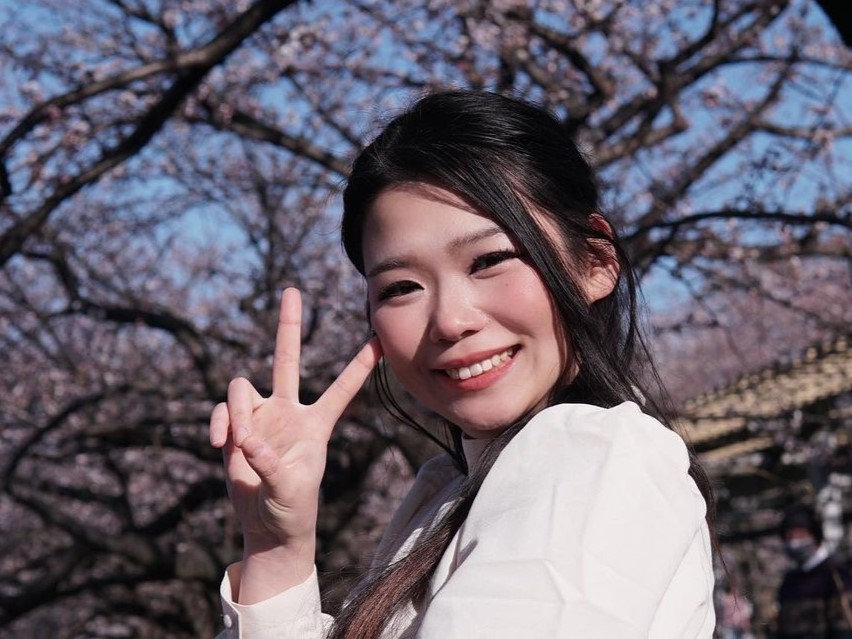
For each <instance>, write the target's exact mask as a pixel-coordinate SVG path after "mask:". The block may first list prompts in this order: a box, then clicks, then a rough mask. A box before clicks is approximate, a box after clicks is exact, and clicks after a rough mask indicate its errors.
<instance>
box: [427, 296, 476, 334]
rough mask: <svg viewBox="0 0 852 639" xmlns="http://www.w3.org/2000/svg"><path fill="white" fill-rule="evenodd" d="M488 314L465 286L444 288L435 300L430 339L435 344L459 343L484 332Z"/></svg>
mask: <svg viewBox="0 0 852 639" xmlns="http://www.w3.org/2000/svg"><path fill="white" fill-rule="evenodd" d="M486 322H487V317H486V314H485V313H484V312H483V311H482V310H481V309H480V308H479V307H478V305H477V304H476V302H475V299H473V296H472V295H471V292H470V291H469V290H466V288H465V287H463V286H447V287H442V288H441V289H440V290H439V291H438V292H437V293H436V295H435V297H434V298H433V302H432V311H431V316H430V318H429V338H430V339H431V340H432V341H433V342H457V341H459V340H460V339H462V338H464V337H467V336H469V335H473V334H474V333H477V332H478V331H480V330H482V328H483V327H484V326H485V324H486Z"/></svg>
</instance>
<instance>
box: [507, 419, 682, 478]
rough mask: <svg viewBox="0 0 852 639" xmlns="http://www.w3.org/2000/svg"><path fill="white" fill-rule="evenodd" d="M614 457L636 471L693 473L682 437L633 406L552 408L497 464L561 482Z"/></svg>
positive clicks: (521, 434) (531, 424) (530, 425)
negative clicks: (578, 465)
mask: <svg viewBox="0 0 852 639" xmlns="http://www.w3.org/2000/svg"><path fill="white" fill-rule="evenodd" d="M611 455H618V456H619V457H623V458H624V461H625V464H626V465H629V466H633V467H635V468H638V467H643V466H644V467H648V466H655V465H657V464H662V465H664V466H666V467H668V468H670V469H671V470H672V471H674V472H677V473H678V474H685V473H686V472H687V470H688V467H689V457H688V454H687V450H686V445H685V444H684V442H683V440H682V439H681V438H680V436H679V435H678V434H677V433H675V432H674V431H673V430H671V429H669V428H667V427H666V426H665V425H663V424H662V423H661V422H660V421H658V420H657V419H655V418H653V417H651V416H650V415H647V414H645V413H644V412H642V409H641V408H640V407H639V406H638V405H636V404H635V403H633V402H625V403H623V404H619V405H618V406H614V407H612V408H602V407H600V406H593V405H590V404H558V405H556V406H551V407H548V408H546V409H544V410H542V411H541V412H539V413H538V414H537V415H535V416H534V417H533V418H532V419H531V420H530V421H529V423H528V424H527V425H526V426H525V427H524V428H523V429H522V430H521V432H519V433H518V434H517V435H516V436H515V438H514V439H513V440H512V441H511V442H510V443H509V444H508V445H507V446H506V448H505V449H504V450H503V452H502V453H501V455H500V459H498V462H497V463H498V464H500V465H503V466H505V465H506V464H509V465H511V466H513V467H516V468H517V466H518V465H519V464H520V465H522V466H523V467H524V469H525V470H527V471H529V472H531V473H532V476H536V475H542V476H551V478H552V479H553V480H558V479H559V477H560V476H562V475H564V474H565V473H568V472H571V463H572V461H574V460H580V461H582V462H583V463H584V464H587V465H588V464H594V463H595V461H596V460H600V461H603V460H604V459H606V458H608V457H610V456H611ZM557 461H564V462H565V463H564V464H562V463H556V462H557ZM548 462H550V463H548ZM495 466H496V465H495ZM658 470H659V469H658Z"/></svg>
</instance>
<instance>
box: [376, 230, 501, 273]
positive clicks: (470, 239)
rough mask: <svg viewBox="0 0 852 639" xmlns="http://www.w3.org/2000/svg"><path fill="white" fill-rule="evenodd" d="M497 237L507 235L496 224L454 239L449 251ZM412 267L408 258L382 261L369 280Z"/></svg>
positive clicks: (448, 244) (448, 246)
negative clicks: (395, 270) (388, 272)
mask: <svg viewBox="0 0 852 639" xmlns="http://www.w3.org/2000/svg"><path fill="white" fill-rule="evenodd" d="M495 235H505V232H504V231H503V229H501V228H500V227H499V226H497V225H496V224H495V225H493V226H489V227H487V228H484V229H481V230H479V231H473V232H472V233H468V234H466V235H462V236H460V237H456V238H453V239H452V240H450V241H449V242H448V243H447V249H448V250H449V251H450V252H451V253H456V252H458V251H460V250H461V249H463V248H466V247H468V246H471V245H473V244H476V243H477V242H481V241H482V240H486V239H488V238H490V237H494V236H495ZM410 265H411V260H410V259H408V258H405V257H390V258H388V259H386V260H382V261H381V262H379V263H378V264H376V265H375V266H374V267H373V268H371V269H370V270H369V272H368V273H367V278H368V279H369V278H371V277H376V276H377V275H381V274H382V273H386V272H387V271H392V270H394V269H398V268H406V267H408V266H410Z"/></svg>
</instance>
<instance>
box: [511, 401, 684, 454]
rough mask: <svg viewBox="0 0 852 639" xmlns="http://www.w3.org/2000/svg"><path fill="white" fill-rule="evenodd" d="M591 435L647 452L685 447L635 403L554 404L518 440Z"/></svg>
mask: <svg viewBox="0 0 852 639" xmlns="http://www.w3.org/2000/svg"><path fill="white" fill-rule="evenodd" d="M580 433H594V434H595V435H596V436H598V437H600V438H602V439H608V440H612V441H617V440H620V439H630V440H635V441H636V442H637V443H638V444H639V445H643V444H644V445H646V446H647V447H649V448H654V447H658V446H660V445H665V444H668V445H675V446H677V447H680V446H685V444H684V442H683V440H682V439H681V437H680V435H678V434H677V433H676V432H675V431H673V430H672V429H670V428H668V427H667V426H665V425H664V424H662V423H661V422H660V421H659V420H658V419H656V418H654V417H652V416H651V415H648V414H647V413H645V412H643V411H642V409H641V408H640V407H639V406H638V405H637V404H636V403H634V402H623V403H621V404H619V405H617V406H613V407H611V408H602V407H601V406H594V405H592V404H557V405H555V406H550V407H548V408H545V409H544V410H542V411H541V412H539V413H538V414H536V415H535V416H534V417H533V418H532V419H531V420H530V421H529V423H528V424H527V425H526V426H525V427H524V428H523V430H522V431H521V432H520V433H519V434H518V437H522V438H529V439H539V438H545V439H547V438H552V437H561V436H566V435H567V436H568V437H571V436H572V435H576V434H580Z"/></svg>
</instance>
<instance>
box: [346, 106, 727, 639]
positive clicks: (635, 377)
mask: <svg viewBox="0 0 852 639" xmlns="http://www.w3.org/2000/svg"><path fill="white" fill-rule="evenodd" d="M412 185H427V186H437V187H440V188H442V189H445V190H447V191H450V192H452V193H453V194H454V195H456V196H458V197H459V198H461V199H462V200H463V201H464V202H465V203H466V204H468V205H470V206H471V207H473V208H474V209H475V210H477V211H481V212H483V213H484V214H486V215H488V216H489V217H490V218H491V219H492V220H493V221H494V222H495V223H497V224H498V225H499V226H500V227H501V228H502V229H503V230H504V232H505V233H506V234H507V235H508V236H509V237H510V238H512V240H513V241H514V242H515V244H516V246H518V247H519V248H520V249H521V251H522V253H523V256H524V258H525V259H526V260H527V261H528V262H529V263H530V264H531V265H532V266H533V268H535V270H536V271H537V272H538V275H539V276H540V277H541V280H542V282H543V283H544V285H545V286H546V288H547V290H548V291H549V294H550V297H551V300H552V304H553V307H554V310H555V313H556V315H557V317H558V319H559V320H560V322H559V324H560V325H561V329H562V330H563V331H564V333H565V335H564V337H565V339H566V340H567V341H568V343H569V344H570V348H571V351H572V353H573V361H576V362H579V369H578V370H577V371H576V374H573V371H572V373H571V374H568V371H565V374H564V375H563V376H562V379H561V381H560V382H558V383H557V385H556V386H555V387H554V388H553V389H551V391H550V394H549V400H548V401H549V404H550V405H552V404H557V403H571V402H582V403H587V404H594V405H597V406H601V407H612V406H615V405H617V404H620V403H622V402H624V401H634V402H637V403H639V404H642V405H643V408H644V410H645V412H647V413H650V414H652V415H654V416H655V417H657V418H658V419H660V421H662V422H663V423H664V424H666V425H667V426H669V427H670V428H671V427H672V426H671V421H670V411H668V410H663V408H662V407H661V403H659V402H658V401H657V400H655V398H659V397H664V396H665V395H664V393H662V388H661V387H660V385H659V378H658V377H657V375H656V373H655V370H654V367H653V364H652V363H651V358H650V355H649V353H648V349H647V347H646V345H645V343H644V341H643V339H642V337H641V332H640V327H639V321H638V311H637V285H636V279H635V276H634V274H633V271H632V269H631V266H630V262H629V259H628V256H627V254H626V253H625V252H624V250H623V249H622V247H621V246H620V244H619V241H618V238H617V236H616V233H615V231H614V230H613V229H612V227H611V226H610V225H609V224H608V223H607V222H606V221H605V216H604V215H603V213H602V212H601V210H600V206H599V196H598V187H597V184H596V180H595V176H594V173H593V171H592V169H591V167H590V165H589V162H587V160H586V158H585V157H584V156H583V154H582V153H581V152H580V150H579V149H578V147H577V145H576V144H575V143H574V141H573V140H572V139H571V136H570V135H569V133H568V130H567V129H566V128H565V127H564V126H563V124H562V123H561V122H560V121H559V119H557V118H556V117H555V116H553V115H552V114H551V113H549V112H547V111H545V110H543V109H541V108H539V107H537V106H535V105H532V104H529V103H527V102H523V101H520V100H515V99H512V98H508V97H505V96H501V95H498V94H495V93H490V92H484V91H447V92H440V93H434V94H432V95H428V96H426V97H424V98H421V99H420V100H419V101H417V102H416V103H415V104H414V105H413V106H411V107H410V108H409V109H408V110H407V111H405V112H404V113H402V114H401V115H399V116H397V117H396V118H394V119H393V120H392V121H391V122H390V123H389V124H388V125H387V126H386V127H385V129H384V130H383V131H382V133H381V134H380V135H379V136H378V137H377V138H376V139H375V140H374V141H373V142H372V143H371V144H370V145H369V146H368V147H366V148H365V149H364V150H363V151H362V152H361V153H360V154H359V156H358V157H357V158H356V160H355V162H354V164H353V167H352V171H351V174H350V177H349V180H348V182H347V186H346V188H345V190H344V193H343V208H344V211H343V223H342V240H343V246H344V249H345V251H346V253H347V255H348V256H349V259H350V260H351V261H352V263H353V264H354V265H355V267H356V268H357V269H358V270H359V271H360V272H361V273H362V274H363V273H364V259H363V254H362V239H363V238H362V232H363V228H364V222H365V219H366V217H367V215H368V214H369V211H370V208H371V205H372V204H373V202H374V201H375V199H376V197H378V195H379V194H381V193H382V192H384V191H386V190H388V189H391V188H394V187H399V186H412ZM544 220H546V222H544ZM545 225H547V226H550V227H553V228H554V229H556V231H557V233H556V234H554V233H552V232H549V230H548V229H547V228H545ZM554 235H556V236H557V237H554ZM593 263H600V264H613V263H615V264H617V266H618V280H617V283H616V286H615V289H614V290H613V292H612V293H611V294H610V295H608V296H606V297H604V298H603V299H600V300H598V301H596V302H594V303H591V304H590V303H589V302H588V301H587V298H586V297H585V295H584V293H583V291H582V289H581V288H580V285H579V282H580V278H579V275H578V274H579V273H580V272H585V270H586V267H588V266H589V265H590V264H593ZM380 370H381V369H380ZM649 384H650V385H653V386H654V387H655V388H654V392H651V391H650V390H649ZM378 389H379V391H380V397H381V398H382V401H383V403H384V404H385V406H386V407H388V408H389V410H391V412H392V413H393V414H394V415H395V416H397V417H398V418H400V419H402V420H403V421H406V422H408V423H410V424H412V425H413V426H414V427H415V428H419V429H420V430H423V431H425V430H426V429H424V428H422V427H420V426H419V425H418V424H417V423H416V422H415V421H414V420H412V419H411V418H410V417H409V416H408V415H407V413H406V412H405V411H404V410H403V409H402V408H401V406H400V404H399V403H398V402H397V401H396V400H395V399H394V398H393V396H392V395H391V394H390V393H389V385H388V383H387V380H386V379H385V378H383V377H382V375H381V373H379V376H378ZM528 417H529V416H525V417H524V418H522V419H520V420H519V421H518V422H517V423H515V424H513V425H511V426H510V427H509V428H507V429H506V430H505V431H504V432H503V433H502V434H501V435H500V436H498V437H497V438H495V440H494V441H493V442H491V444H490V445H489V446H488V448H487V450H486V451H485V453H484V455H483V459H482V461H481V463H479V464H477V468H476V471H475V472H473V473H471V474H470V475H469V476H468V477H467V479H466V480H465V482H464V484H463V486H462V488H461V493H460V495H459V497H458V499H457V500H456V503H455V505H454V506H453V508H452V509H451V510H450V511H449V512H448V514H447V515H446V516H445V517H444V518H443V519H442V520H441V521H440V522H438V523H437V524H435V525H434V526H433V527H432V528H431V529H430V532H429V534H427V535H425V536H424V537H425V538H424V539H423V540H422V541H420V542H418V544H416V546H415V548H414V549H413V550H412V551H411V552H410V553H409V554H408V555H407V556H406V557H405V558H404V559H401V560H400V561H398V562H396V563H394V564H392V565H391V566H388V567H387V568H386V569H385V570H384V571H382V572H381V573H379V574H378V575H377V576H375V577H374V578H373V579H372V580H371V581H370V582H368V583H367V584H366V585H365V586H363V587H362V588H360V589H359V592H358V594H357V595H356V596H355V597H354V599H352V600H351V601H350V602H349V604H348V605H347V606H345V608H344V609H343V611H341V613H340V615H339V616H338V618H337V620H336V622H335V625H334V628H333V630H332V632H331V634H330V637H331V638H334V639H342V638H346V639H353V638H359V639H375V637H377V636H378V635H379V634H380V632H381V629H382V628H383V626H384V624H385V623H386V621H387V620H388V619H390V618H392V616H393V613H394V612H396V611H397V610H398V609H399V608H400V607H401V606H404V605H406V603H407V602H408V601H412V600H414V601H416V600H418V599H419V598H422V597H423V596H424V595H425V593H426V592H427V589H428V584H429V580H430V579H431V576H432V574H433V572H434V570H435V567H436V566H437V564H438V562H439V560H440V558H441V556H442V555H443V553H444V551H445V550H446V548H447V546H448V544H449V543H450V540H451V539H452V537H453V535H454V534H455V532H456V531H457V530H458V528H459V527H460V526H461V524H462V523H463V522H464V519H465V518H466V516H467V513H468V511H469V509H470V506H471V504H472V502H473V499H474V498H475V496H476V494H477V492H478V490H479V486H480V485H481V483H482V480H483V479H484V477H485V475H486V474H487V473H488V470H489V469H490V467H491V465H492V464H493V462H494V460H495V459H496V457H497V455H498V454H499V452H500V450H502V448H503V447H504V446H505V445H506V443H508V441H510V440H511V438H512V437H513V436H514V435H515V434H516V433H517V432H518V431H519V430H520V429H521V428H522V427H523V425H524V423H525V421H526V419H527V418H528ZM447 428H448V429H449V437H448V438H447V439H448V442H449V444H448V445H447V446H446V447H447V448H448V452H450V454H451V455H452V456H453V458H454V459H455V460H456V462H457V464H458V465H459V468H460V470H462V472H467V467H466V464H465V461H464V455H463V452H462V451H461V436H460V431H459V430H458V428H457V427H455V426H454V425H452V424H447ZM431 436H432V437H433V438H435V436H434V435H431ZM436 439H437V440H439V441H440V440H441V438H440V437H438V438H436ZM690 474H691V475H692V477H693V479H694V480H695V481H696V484H697V485H698V487H699V488H700V490H701V492H702V494H703V495H704V497H705V500H706V501H707V505H708V509H707V512H708V523H709V525H710V529H711V532H712V530H713V525H712V524H713V521H712V519H713V497H712V492H711V489H710V484H709V481H708V480H707V477H706V475H705V474H704V472H703V471H702V469H701V467H700V466H699V465H698V464H697V462H696V460H695V459H694V458H693V459H691V466H690Z"/></svg>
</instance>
